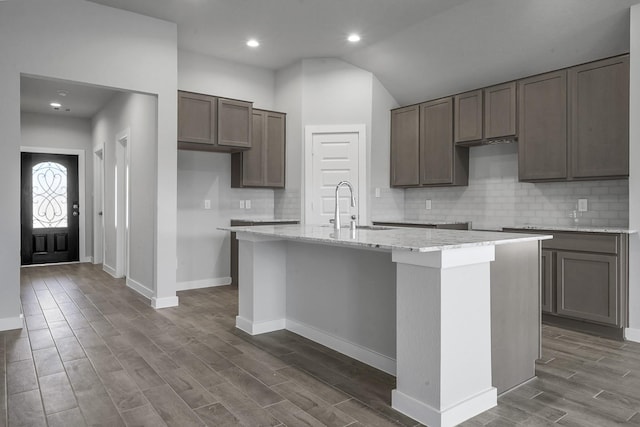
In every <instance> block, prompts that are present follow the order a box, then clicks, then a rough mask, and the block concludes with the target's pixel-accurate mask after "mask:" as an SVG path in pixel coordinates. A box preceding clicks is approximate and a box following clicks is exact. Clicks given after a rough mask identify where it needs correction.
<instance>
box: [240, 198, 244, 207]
mask: <svg viewBox="0 0 640 427" xmlns="http://www.w3.org/2000/svg"><path fill="white" fill-rule="evenodd" d="M240 209H244V200H240Z"/></svg>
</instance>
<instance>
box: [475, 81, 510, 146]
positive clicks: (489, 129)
mask: <svg viewBox="0 0 640 427" xmlns="http://www.w3.org/2000/svg"><path fill="white" fill-rule="evenodd" d="M483 92H484V138H485V139H497V138H510V137H515V136H516V135H517V120H516V117H517V116H516V108H517V106H516V99H517V96H516V93H517V88H516V82H510V83H504V84H500V85H496V86H492V87H488V88H486V89H484V91H483Z"/></svg>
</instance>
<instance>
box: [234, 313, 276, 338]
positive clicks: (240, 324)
mask: <svg viewBox="0 0 640 427" xmlns="http://www.w3.org/2000/svg"><path fill="white" fill-rule="evenodd" d="M286 322H287V321H286V319H277V320H269V321H267V322H258V323H254V322H252V321H251V320H249V319H245V318H244V317H242V316H236V328H238V329H240V330H241V331H244V332H246V333H248V334H249V335H260V334H266V333H267V332H273V331H279V330H282V329H285V326H286Z"/></svg>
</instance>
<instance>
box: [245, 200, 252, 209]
mask: <svg viewBox="0 0 640 427" xmlns="http://www.w3.org/2000/svg"><path fill="white" fill-rule="evenodd" d="M244 207H245V208H247V209H251V200H247V201H246V202H244Z"/></svg>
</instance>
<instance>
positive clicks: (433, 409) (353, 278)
mask: <svg viewBox="0 0 640 427" xmlns="http://www.w3.org/2000/svg"><path fill="white" fill-rule="evenodd" d="M234 231H236V232H237V238H238V240H239V241H240V242H239V243H240V244H239V265H240V271H239V315H238V316H237V318H236V326H237V327H238V328H240V329H241V330H243V331H245V332H247V333H249V334H251V335H255V334H261V333H265V332H271V331H276V330H280V329H289V330H291V331H293V332H296V333H298V334H300V335H302V336H305V337H307V338H309V339H311V340H314V341H316V342H319V343H320V344H323V345H325V346H327V347H330V348H332V349H334V350H337V351H339V352H342V353H344V354H347V355H348V356H351V357H353V358H355V359H358V360H361V361H363V362H365V363H368V364H370V365H372V366H374V367H377V368H379V369H381V370H384V371H386V372H389V373H392V374H395V375H396V377H397V388H396V389H395V390H393V391H392V407H393V408H394V409H396V410H398V411H399V412H402V413H403V414H406V415H408V416H410V417H411V418H414V419H416V420H418V421H419V422H421V423H423V424H426V425H428V426H430V427H440V426H445V427H446V426H454V425H457V424H459V423H461V422H463V421H465V420H467V419H469V418H471V417H473V416H475V415H477V414H479V413H481V412H483V411H485V410H487V409H490V408H492V407H494V406H496V404H497V393H496V389H495V388H494V387H493V386H492V385H491V301H490V283H489V282H490V262H491V261H493V259H494V252H495V248H494V246H493V245H492V244H488V243H485V244H483V245H475V246H474V245H469V246H463V247H455V246H454V247H451V248H441V249H437V250H434V249H430V251H428V252H420V251H411V250H406V249H397V248H391V249H375V248H371V247H345V245H344V244H343V242H336V245H332V244H331V243H326V242H313V241H300V240H296V239H295V238H293V237H287V236H277V235H271V236H270V235H265V234H260V233H253V232H243V231H241V230H240V229H236V230H234ZM346 232H348V230H347V231H346ZM394 359H395V361H394Z"/></svg>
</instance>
